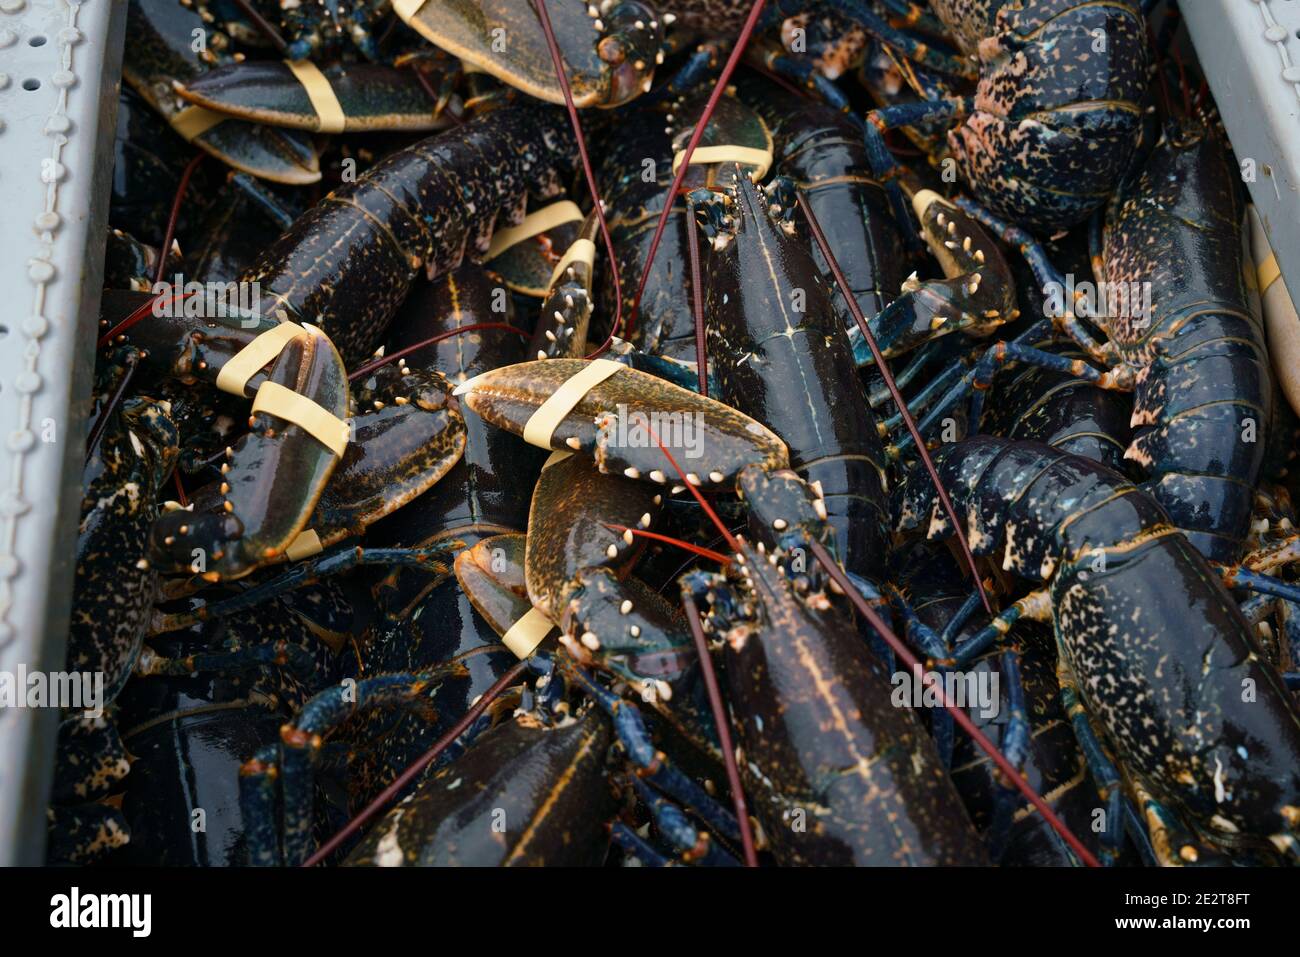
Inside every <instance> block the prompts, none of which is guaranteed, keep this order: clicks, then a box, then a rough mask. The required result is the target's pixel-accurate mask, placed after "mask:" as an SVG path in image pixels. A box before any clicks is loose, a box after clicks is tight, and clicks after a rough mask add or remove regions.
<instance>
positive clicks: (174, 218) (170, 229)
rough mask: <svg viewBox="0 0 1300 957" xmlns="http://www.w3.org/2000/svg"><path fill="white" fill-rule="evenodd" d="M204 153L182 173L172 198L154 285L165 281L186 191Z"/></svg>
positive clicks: (199, 154) (197, 156)
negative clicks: (168, 256) (164, 277)
mask: <svg viewBox="0 0 1300 957" xmlns="http://www.w3.org/2000/svg"><path fill="white" fill-rule="evenodd" d="M203 155H204V154H202V153H195V154H194V158H193V159H192V160H190V161H189V162H188V163H186V164H185V170H184V172H182V173H181V180H180V182H179V183H177V184H176V195H175V196H174V197H172V208H171V212H170V213H169V214H168V216H167V231H166V232H164V233H163V241H162V247H161V248H160V249H159V250H158V268H157V269H156V270H155V271H154V274H153V282H154V285H155V286H156V285H158V283H160V282H162V281H163V276H164V275H165V274H166V272H167V254H168V253H169V252H170V251H171V248H172V240H173V239H175V238H176V224H177V223H178V222H179V221H180V218H181V202H182V201H183V200H184V199H185V190H186V189H188V188H189V185H190V177H191V176H193V175H194V171H195V170H196V169H198V168H199V164H200V163H202V162H203Z"/></svg>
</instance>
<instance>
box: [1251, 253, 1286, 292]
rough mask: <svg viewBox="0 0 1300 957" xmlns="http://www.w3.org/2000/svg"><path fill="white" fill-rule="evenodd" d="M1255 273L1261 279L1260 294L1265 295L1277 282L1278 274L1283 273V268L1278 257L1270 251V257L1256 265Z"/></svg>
mask: <svg viewBox="0 0 1300 957" xmlns="http://www.w3.org/2000/svg"><path fill="white" fill-rule="evenodd" d="M1255 275H1256V276H1257V277H1258V279H1259V291H1260V294H1261V295H1263V294H1264V293H1266V292H1268V287H1269V286H1271V285H1273V283H1275V282H1277V278H1278V276H1280V275H1282V269H1281V267H1280V266H1278V264H1277V257H1276V256H1274V255H1273V254H1272V253H1269V254H1268V258H1267V259H1265V260H1264V261H1263V262H1262V263H1260V264H1259V266H1257V267H1256V269H1255Z"/></svg>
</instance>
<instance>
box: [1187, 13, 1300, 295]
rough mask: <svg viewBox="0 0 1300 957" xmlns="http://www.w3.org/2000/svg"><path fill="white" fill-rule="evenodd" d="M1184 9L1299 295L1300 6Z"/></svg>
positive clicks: (1258, 204) (1268, 230) (1282, 262)
mask: <svg viewBox="0 0 1300 957" xmlns="http://www.w3.org/2000/svg"><path fill="white" fill-rule="evenodd" d="M1179 9H1180V10H1181V11H1182V14H1183V18H1184V20H1185V21H1186V23H1187V30H1188V33H1189V34H1190V35H1191V38H1192V43H1193V45H1194V46H1195V48H1196V56H1197V59H1198V60H1199V61H1200V64H1201V69H1202V70H1203V71H1204V73H1205V75H1206V78H1207V79H1208V80H1209V84H1210V90H1211V92H1213V94H1214V99H1215V102H1216V103H1217V104H1218V107H1219V112H1220V113H1221V114H1222V116H1223V124H1224V126H1225V127H1226V128H1227V130H1228V136H1229V137H1230V138H1231V140H1232V146H1233V149H1234V150H1235V151H1236V154H1237V158H1238V159H1239V160H1240V161H1242V162H1243V163H1246V164H1249V168H1248V170H1247V173H1248V174H1249V175H1248V176H1247V185H1248V186H1249V188H1250V195H1251V198H1252V199H1253V200H1254V203H1255V207H1256V209H1257V210H1258V211H1259V215H1260V219H1261V220H1262V221H1263V224H1264V230H1265V232H1266V233H1267V234H1268V239H1269V243H1270V244H1271V245H1272V247H1273V251H1274V253H1275V254H1276V256H1277V261H1278V265H1279V266H1280V267H1281V270H1282V275H1283V277H1284V278H1285V280H1286V284H1287V287H1288V288H1289V289H1293V290H1294V289H1300V0H1183V2H1182V3H1181V4H1180V5H1179ZM1252 177H1253V181H1252Z"/></svg>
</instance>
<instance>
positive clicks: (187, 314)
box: [105, 293, 352, 582]
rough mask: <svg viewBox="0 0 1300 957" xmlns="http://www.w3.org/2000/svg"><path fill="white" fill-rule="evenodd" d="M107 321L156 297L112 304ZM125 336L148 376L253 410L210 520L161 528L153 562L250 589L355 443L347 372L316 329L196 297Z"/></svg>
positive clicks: (202, 517) (198, 516) (177, 512)
mask: <svg viewBox="0 0 1300 957" xmlns="http://www.w3.org/2000/svg"><path fill="white" fill-rule="evenodd" d="M105 303H106V307H105V310H106V312H108V313H111V312H112V311H114V310H116V309H121V308H126V306H124V305H123V304H124V303H126V304H137V303H138V304H139V305H138V307H137V309H136V311H137V312H139V311H140V310H143V309H149V308H150V307H151V304H150V300H149V297H148V296H147V295H142V294H139V293H117V294H113V295H112V296H111V297H109V296H106V297H105ZM152 313H153V314H152V315H148V316H146V317H145V321H143V322H139V323H136V324H134V325H133V326H132V328H131V331H130V332H129V333H127V334H126V338H128V339H129V340H130V345H131V346H132V347H134V348H135V349H136V350H138V353H139V363H140V371H141V374H142V375H143V376H145V377H147V378H152V379H153V380H154V381H158V380H171V381H174V382H178V383H180V384H182V385H188V384H194V383H198V382H203V383H210V384H214V385H216V386H217V387H218V388H219V389H220V390H221V391H223V392H228V393H230V394H232V395H236V396H239V397H241V398H246V399H252V400H253V401H252V404H251V405H252V407H251V410H250V415H249V432H248V433H247V434H246V435H244V436H243V437H242V438H240V439H239V440H238V441H236V442H235V443H234V444H233V445H232V446H230V447H228V448H227V450H226V461H225V462H224V463H223V464H222V466H221V473H222V476H221V481H220V482H219V483H218V484H217V485H216V486H215V489H216V491H215V492H214V494H213V495H212V502H211V506H212V507H211V510H206V509H199V508H198V506H197V505H196V504H195V503H191V505H190V507H189V508H180V507H177V508H175V509H173V510H172V511H169V512H167V513H166V514H164V515H162V516H160V517H159V519H158V521H157V522H156V523H155V524H154V528H153V531H152V533H151V534H150V542H149V545H150V548H149V559H150V561H151V562H153V563H154V564H155V565H156V566H157V568H158V570H159V571H160V572H162V573H164V574H166V573H169V572H170V573H177V572H180V573H184V572H192V573H197V574H202V575H204V577H205V580H207V581H209V582H214V581H220V580H222V579H233V578H241V577H243V576H244V575H247V574H248V573H249V572H251V571H253V570H254V569H255V568H257V567H258V566H260V565H262V564H264V563H266V562H267V561H268V560H269V559H271V558H273V557H275V556H279V555H282V554H283V553H284V552H285V551H286V550H287V549H289V548H290V546H291V544H292V543H293V541H294V539H295V538H297V536H298V534H299V533H300V532H301V531H302V530H303V529H304V528H305V527H306V525H307V521H308V519H309V518H310V516H311V514H312V511H313V510H314V509H315V508H316V503H317V501H318V500H319V498H320V496H321V493H322V492H323V491H324V489H325V484H326V483H327V482H328V481H329V479H330V476H331V475H332V474H333V473H334V469H335V467H336V466H337V465H338V463H339V461H340V459H341V458H342V457H343V454H344V450H345V449H346V448H347V444H348V441H349V439H350V438H351V437H352V436H351V434H350V433H351V426H350V425H349V424H348V423H347V422H346V421H345V418H346V416H347V415H348V414H349V389H348V378H347V370H346V369H344V367H343V360H342V359H341V358H340V357H339V354H338V351H337V350H336V349H335V348H334V346H333V344H332V343H331V342H330V340H329V339H328V338H327V337H326V336H325V335H324V334H323V333H321V332H320V331H319V330H316V329H314V328H312V327H310V326H299V325H297V324H295V323H290V322H284V323H282V322H280V321H278V320H277V319H274V318H271V317H264V316H261V315H258V314H255V313H251V312H246V311H243V310H241V309H239V308H238V307H235V306H233V305H225V304H220V303H207V302H200V300H199V299H198V298H195V297H191V298H190V299H189V300H185V301H179V300H177V301H173V303H172V304H171V305H170V306H169V307H168V305H167V304H166V303H163V302H162V300H161V299H155V300H153V302H152Z"/></svg>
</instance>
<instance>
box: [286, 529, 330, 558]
mask: <svg viewBox="0 0 1300 957" xmlns="http://www.w3.org/2000/svg"><path fill="white" fill-rule="evenodd" d="M324 548H325V546H324V545H322V544H321V543H320V536H319V535H317V534H316V530H315V529H314V528H307V529H303V530H302V531H301V532H299V533H298V537H297V538H295V539H294V540H293V541H291V542H290V543H289V547H288V548H286V549H285V550H284V554H285V556H286V557H287V558H288V559H289V561H291V562H296V561H299V560H300V559H303V558H311V556H313V555H319V554H320V553H321V552H322V551H323V550H324Z"/></svg>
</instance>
